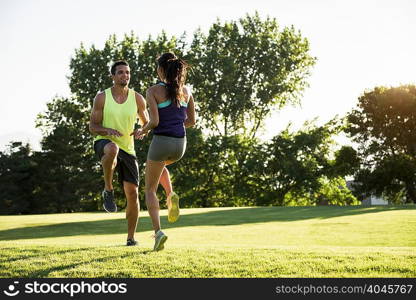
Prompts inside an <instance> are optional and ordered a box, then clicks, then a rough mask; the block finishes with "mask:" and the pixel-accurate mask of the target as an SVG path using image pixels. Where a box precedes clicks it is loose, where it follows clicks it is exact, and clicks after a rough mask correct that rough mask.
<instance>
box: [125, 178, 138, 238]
mask: <svg viewBox="0 0 416 300" xmlns="http://www.w3.org/2000/svg"><path fill="white" fill-rule="evenodd" d="M123 188H124V193H125V195H126V198H127V208H126V219H127V239H134V234H135V232H136V227H137V222H138V218H139V209H140V204H139V199H138V196H139V194H138V188H137V185H135V184H134V183H131V182H127V181H123Z"/></svg>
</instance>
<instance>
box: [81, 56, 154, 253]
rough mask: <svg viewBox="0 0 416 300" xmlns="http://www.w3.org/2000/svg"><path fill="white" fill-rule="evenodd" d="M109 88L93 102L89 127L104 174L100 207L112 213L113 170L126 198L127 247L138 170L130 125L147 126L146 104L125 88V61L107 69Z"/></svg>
mask: <svg viewBox="0 0 416 300" xmlns="http://www.w3.org/2000/svg"><path fill="white" fill-rule="evenodd" d="M111 78H112V79H113V86H112V87H111V88H108V89H106V90H105V91H104V92H99V93H98V94H97V96H96V97H95V99H94V104H93V108H92V112H91V119H90V124H89V130H90V132H91V133H92V134H93V135H95V136H96V137H95V139H94V151H95V153H96V154H97V156H98V157H99V159H100V160H101V164H102V167H103V171H104V191H103V192H102V197H103V202H104V203H103V206H104V209H105V210H106V211H107V212H116V211H117V206H116V204H115V203H114V189H113V174H114V170H115V169H116V168H117V171H118V177H119V180H120V182H121V183H122V185H123V189H124V193H125V195H126V199H127V208H126V218H127V227H128V229H127V246H134V245H136V244H137V242H136V241H135V239H134V234H135V232H136V227H137V221H138V217H139V201H138V186H139V168H138V164H137V159H136V153H135V150H134V139H133V136H135V137H136V139H137V138H141V137H139V136H138V135H136V131H135V130H134V126H135V124H136V121H137V116H138V117H139V120H140V123H141V125H142V126H144V125H145V124H147V122H148V115H147V111H146V101H145V99H144V98H143V96H142V95H140V94H139V93H136V92H135V91H134V90H132V89H129V87H128V85H129V82H130V67H129V65H128V63H127V62H126V61H116V62H115V63H114V64H113V65H112V66H111Z"/></svg>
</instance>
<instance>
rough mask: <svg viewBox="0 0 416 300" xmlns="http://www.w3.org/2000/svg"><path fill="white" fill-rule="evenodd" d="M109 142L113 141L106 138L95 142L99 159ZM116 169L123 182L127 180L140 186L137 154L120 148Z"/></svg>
mask: <svg viewBox="0 0 416 300" xmlns="http://www.w3.org/2000/svg"><path fill="white" fill-rule="evenodd" d="M108 143H111V141H110V140H105V139H101V140H97V141H95V142H94V151H95V154H97V156H98V159H99V160H101V158H102V157H103V155H104V146H105V145H107V144H108ZM116 170H117V172H118V179H119V181H120V182H121V183H123V181H127V182H131V183H134V184H135V185H137V186H139V165H138V163H137V158H136V157H135V156H133V155H131V154H128V153H127V152H126V151H124V150H121V149H119V150H118V155H117V166H116Z"/></svg>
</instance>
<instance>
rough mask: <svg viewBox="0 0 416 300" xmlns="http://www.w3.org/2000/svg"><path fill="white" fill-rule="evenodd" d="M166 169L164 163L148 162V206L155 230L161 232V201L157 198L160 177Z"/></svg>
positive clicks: (146, 175) (146, 181)
mask: <svg viewBox="0 0 416 300" xmlns="http://www.w3.org/2000/svg"><path fill="white" fill-rule="evenodd" d="M164 167H165V162H163V161H153V160H149V159H148V160H147V162H146V171H145V172H146V173H145V185H146V187H145V190H146V206H147V210H148V212H149V215H150V219H151V220H152V225H153V230H154V231H155V232H157V231H158V230H160V217H159V200H158V199H157V196H156V191H157V186H158V185H159V180H160V176H161V174H162V172H163V168H164Z"/></svg>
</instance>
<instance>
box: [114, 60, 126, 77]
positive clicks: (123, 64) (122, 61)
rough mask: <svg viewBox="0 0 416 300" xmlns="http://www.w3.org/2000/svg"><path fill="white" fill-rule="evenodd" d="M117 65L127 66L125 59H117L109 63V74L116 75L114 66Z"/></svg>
mask: <svg viewBox="0 0 416 300" xmlns="http://www.w3.org/2000/svg"><path fill="white" fill-rule="evenodd" d="M117 66H127V67H129V64H128V63H127V62H126V61H125V60H117V61H115V62H114V63H113V64H112V65H111V69H110V72H111V75H116V68H117Z"/></svg>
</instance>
